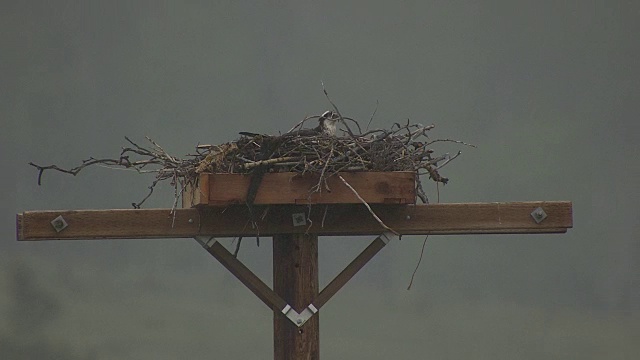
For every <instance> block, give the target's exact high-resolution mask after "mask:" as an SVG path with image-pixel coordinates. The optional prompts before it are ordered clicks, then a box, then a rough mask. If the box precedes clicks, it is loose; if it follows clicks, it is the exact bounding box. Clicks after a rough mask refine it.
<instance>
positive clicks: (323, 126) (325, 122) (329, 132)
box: [240, 110, 340, 137]
mask: <svg viewBox="0 0 640 360" xmlns="http://www.w3.org/2000/svg"><path fill="white" fill-rule="evenodd" d="M338 121H340V115H338V114H337V113H336V112H334V111H332V110H327V111H325V112H324V113H322V115H320V117H319V118H318V126H316V127H315V128H313V129H299V130H293V131H290V132H288V133H285V134H283V135H282V136H283V137H293V136H317V135H326V136H336V132H337V128H338V126H337V125H338V124H337V123H338ZM240 135H244V136H259V135H260V134H256V133H252V132H247V131H241V132H240Z"/></svg>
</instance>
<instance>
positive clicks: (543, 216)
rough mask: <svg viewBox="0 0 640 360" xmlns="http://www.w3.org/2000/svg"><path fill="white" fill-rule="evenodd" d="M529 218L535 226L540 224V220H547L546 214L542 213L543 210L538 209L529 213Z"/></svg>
mask: <svg viewBox="0 0 640 360" xmlns="http://www.w3.org/2000/svg"><path fill="white" fill-rule="evenodd" d="M531 217H532V218H533V220H534V221H535V222H536V224H540V223H541V222H542V220H544V219H546V218H547V213H546V212H544V209H542V208H541V207H538V208H536V209H535V210H533V211H532V212H531Z"/></svg>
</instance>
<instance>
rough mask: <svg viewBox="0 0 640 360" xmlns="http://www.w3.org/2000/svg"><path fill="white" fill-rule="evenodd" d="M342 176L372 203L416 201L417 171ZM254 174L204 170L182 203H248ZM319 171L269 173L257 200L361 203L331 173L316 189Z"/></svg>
mask: <svg viewBox="0 0 640 360" xmlns="http://www.w3.org/2000/svg"><path fill="white" fill-rule="evenodd" d="M340 176H342V178H343V179H344V180H345V181H346V182H347V183H349V185H351V187H353V188H354V190H355V191H356V192H357V193H358V195H360V197H362V199H363V200H364V201H366V202H367V203H369V204H415V202H416V174H415V172H412V171H398V172H345V173H340ZM250 181H251V174H200V177H199V179H198V185H197V186H196V187H189V188H187V189H186V191H185V194H184V196H183V198H182V207H183V208H190V207H194V206H202V205H213V206H215V205H230V204H244V203H245V201H246V196H247V191H248V189H249V183H250ZM318 182H319V176H318V175H317V174H304V175H301V174H298V173H290V172H283V173H267V174H264V178H263V179H262V181H261V183H260V187H259V188H258V192H257V195H256V198H255V201H254V204H256V205H268V204H281V205H285V204H290V205H291V204H359V203H362V201H361V200H360V199H358V197H357V196H356V195H355V194H354V192H353V190H351V189H349V187H348V186H347V185H345V184H344V183H343V182H342V180H341V179H340V178H339V177H338V176H337V175H333V176H329V177H328V178H327V180H326V186H327V187H328V189H329V190H327V188H326V187H325V184H321V186H322V189H321V191H320V192H314V191H312V189H314V186H317V185H318Z"/></svg>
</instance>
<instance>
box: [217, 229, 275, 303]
mask: <svg viewBox="0 0 640 360" xmlns="http://www.w3.org/2000/svg"><path fill="white" fill-rule="evenodd" d="M205 249H206V250H207V252H209V254H211V255H212V256H213V257H214V258H216V259H217V260H218V261H219V262H220V263H221V264H222V265H223V266H224V267H225V268H227V270H229V272H231V273H232V274H233V275H234V276H235V277H237V278H238V280H240V282H242V283H243V284H244V285H245V286H246V287H247V288H248V289H249V290H251V292H252V293H254V294H255V295H256V296H257V297H258V298H259V299H260V300H262V302H264V303H265V304H266V305H267V306H268V307H269V308H271V309H280V310H282V309H283V308H284V307H285V306H286V305H287V303H286V302H285V301H284V300H283V299H282V298H281V297H280V296H278V294H276V293H275V292H274V291H273V290H271V288H269V286H267V285H266V284H265V283H264V282H263V281H262V280H260V278H259V277H257V276H256V275H255V274H254V273H253V272H251V270H249V269H248V268H247V267H246V266H244V264H243V263H242V262H240V260H238V259H236V258H235V257H234V256H233V255H232V254H231V253H230V252H229V251H228V250H227V249H225V248H224V246H222V245H221V244H220V243H219V242H215V243H214V244H213V245H211V247H208V248H205Z"/></svg>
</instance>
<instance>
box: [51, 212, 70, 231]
mask: <svg viewBox="0 0 640 360" xmlns="http://www.w3.org/2000/svg"><path fill="white" fill-rule="evenodd" d="M51 226H53V229H54V230H55V231H56V232H60V231H62V230H64V229H65V228H66V227H67V226H69V224H67V222H66V221H65V220H64V218H63V217H62V215H59V216H58V217H57V218H55V219H53V220H51Z"/></svg>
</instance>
